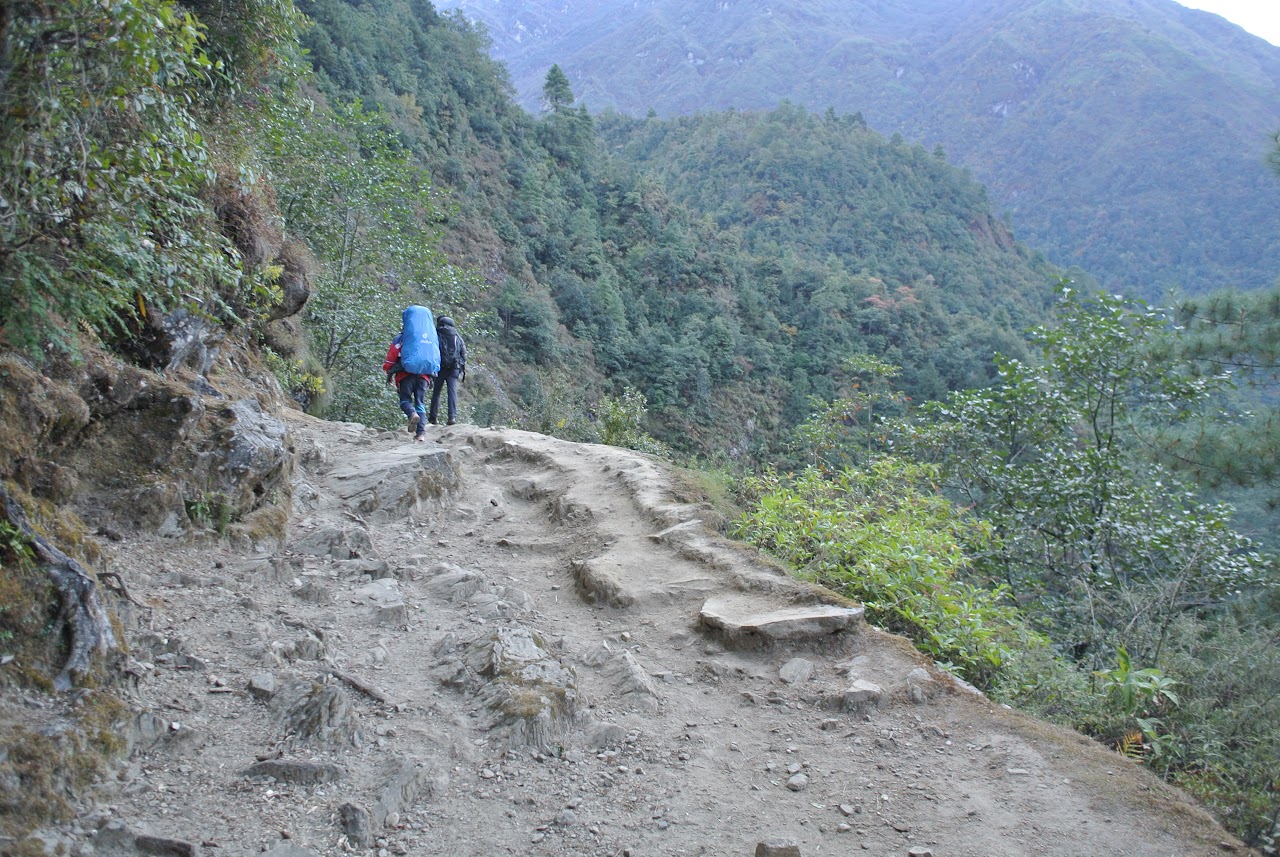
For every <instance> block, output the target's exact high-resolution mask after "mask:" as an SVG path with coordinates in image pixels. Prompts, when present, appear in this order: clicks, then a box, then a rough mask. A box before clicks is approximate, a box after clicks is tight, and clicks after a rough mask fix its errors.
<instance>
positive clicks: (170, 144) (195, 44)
mask: <svg viewBox="0 0 1280 857" xmlns="http://www.w3.org/2000/svg"><path fill="white" fill-rule="evenodd" d="M5 18H6V25H5V27H4V28H3V32H2V37H3V45H2V46H0V79H3V80H4V81H5V84H4V86H3V87H0V163H2V164H3V169H0V337H3V338H4V339H6V340H7V341H8V342H9V343H11V344H12V345H15V346H18V347H20V348H24V349H26V350H28V351H32V352H39V351H43V350H45V349H47V348H49V347H50V346H53V347H54V348H58V349H71V348H72V343H71V341H70V339H69V337H68V336H67V331H74V330H76V329H77V328H78V327H79V326H80V324H81V323H87V324H89V325H91V326H94V327H97V328H99V329H112V328H116V327H118V326H120V324H121V318H122V317H124V318H127V317H129V316H134V315H138V314H141V313H145V312H147V311H149V310H152V309H156V308H160V309H168V308H172V307H173V306H175V305H176V304H178V303H180V302H182V301H184V300H187V297H186V295H189V294H190V293H192V292H196V293H200V292H204V293H209V292H211V291H215V290H217V289H219V288H223V289H228V290H231V289H234V287H235V286H236V284H237V282H238V272H237V269H236V265H235V264H234V262H233V261H232V260H233V259H235V253H234V250H232V248H231V247H230V246H229V244H228V243H227V242H226V240H225V239H223V238H222V237H221V235H220V234H219V233H218V231H217V229H216V228H215V226H214V220H213V217H212V214H211V213H210V211H209V209H208V207H207V206H206V205H205V203H204V202H203V201H202V200H201V197H200V194H201V192H202V191H203V190H204V189H205V188H206V187H207V186H208V185H209V184H210V182H211V181H212V180H213V170H212V168H211V166H210V163H209V156H208V151H207V149H206V146H205V141H204V138H203V136H202V135H201V133H200V130H199V128H198V125H197V122H196V119H195V116H194V114H193V110H192V105H193V102H194V100H195V97H196V94H197V93H198V92H199V91H200V87H201V85H202V81H204V80H205V79H206V76H207V74H208V72H209V70H210V69H211V67H212V64H211V63H210V61H209V59H208V58H207V57H206V56H205V54H204V52H203V50H202V48H201V34H200V25H199V23H198V22H197V21H196V20H195V19H194V18H193V17H192V16H191V15H189V14H185V13H183V12H182V11H180V9H179V7H178V6H177V4H176V3H173V2H170V0H115V2H112V3H107V4H103V3H100V2H97V0H65V2H59V3H36V2H19V3H16V4H14V5H13V6H11V7H10V8H9V9H8V10H7V14H6V16H5Z"/></svg>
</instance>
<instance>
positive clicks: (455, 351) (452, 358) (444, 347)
mask: <svg viewBox="0 0 1280 857" xmlns="http://www.w3.org/2000/svg"><path fill="white" fill-rule="evenodd" d="M436 341H437V342H438V343H439V344H440V371H439V372H437V373H436V379H435V383H434V384H433V385H432V388H431V413H430V415H429V416H428V417H427V422H429V423H431V424H432V425H435V424H436V414H438V413H439V411H440V391H441V390H442V389H444V388H445V387H448V388H449V395H448V399H447V403H448V409H449V425H453V424H454V423H456V422H457V421H458V382H459V381H465V380H466V379H467V343H465V342H463V341H462V337H461V336H459V335H458V331H457V329H456V328H455V327H454V326H453V319H451V318H449V316H447V315H442V316H440V320H439V321H437V322H436Z"/></svg>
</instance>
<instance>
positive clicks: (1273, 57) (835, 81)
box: [442, 0, 1280, 299]
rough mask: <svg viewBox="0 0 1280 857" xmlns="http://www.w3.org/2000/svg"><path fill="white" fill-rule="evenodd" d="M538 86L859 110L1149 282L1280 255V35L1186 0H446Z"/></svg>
mask: <svg viewBox="0 0 1280 857" xmlns="http://www.w3.org/2000/svg"><path fill="white" fill-rule="evenodd" d="M442 5H445V6H449V7H453V8H459V9H461V10H463V11H464V12H465V14H467V15H468V16H472V17H474V18H475V19H477V20H479V21H482V22H484V24H485V25H486V26H487V27H488V29H489V31H490V32H491V33H492V35H493V40H494V55H495V56H496V57H498V58H499V59H501V60H503V61H504V62H506V63H507V64H508V65H509V66H510V67H511V70H512V77H513V80H514V82H515V85H516V88H517V91H518V93H519V95H520V99H521V102H522V103H523V104H525V105H526V106H527V107H532V106H534V105H536V104H537V100H538V98H539V94H540V87H541V84H542V78H543V76H544V75H545V74H546V71H547V69H548V68H549V67H550V66H551V65H552V64H553V63H554V64H558V65H559V66H560V67H561V68H562V69H563V70H564V71H565V73H566V74H567V75H568V76H569V78H570V79H571V80H573V81H574V82H575V85H576V87H577V90H578V93H579V95H580V96H581V97H582V99H583V102H584V103H585V104H587V105H589V106H590V107H591V108H592V109H593V110H603V109H606V108H613V109H616V110H618V111H619V112H623V113H627V114H630V115H633V116H643V115H645V114H646V112H647V111H648V110H650V109H652V110H655V111H657V112H658V114H659V115H662V116H672V115H680V114H690V113H694V112H696V111H706V110H723V109H727V108H737V109H739V110H772V109H774V108H775V107H777V106H778V104H779V103H780V102H781V101H783V100H789V101H791V102H793V103H795V104H798V105H803V106H806V107H808V108H809V109H810V110H814V111H819V112H820V111H824V110H826V109H827V108H828V107H833V108H834V109H835V110H836V111H837V112H838V113H850V114H852V113H861V114H862V115H863V116H865V117H866V120H867V123H868V124H869V125H870V126H871V127H872V128H873V129H875V130H877V131H880V132H881V133H883V134H886V135H891V134H893V133H895V132H900V133H902V134H903V135H904V136H905V137H906V138H907V139H908V140H909V141H912V142H920V143H922V144H923V145H925V146H926V147H927V148H930V149H932V148H933V147H934V146H935V145H941V146H942V147H943V148H944V149H945V150H946V152H947V154H948V156H950V157H951V158H953V159H954V160H955V161H956V162H957V163H959V164H963V165H965V166H967V167H969V168H970V169H972V170H973V172H974V174H975V175H976V176H977V178H978V179H979V180H980V181H982V182H983V183H984V184H986V185H987V187H988V188H989V189H990V191H991V195H992V200H993V204H994V206H995V207H996V210H997V211H998V212H999V213H1001V214H1002V215H1003V214H1004V213H1005V212H1007V213H1008V214H1009V216H1010V217H1011V218H1012V222H1013V224H1014V226H1015V228H1016V230H1017V232H1018V235H1019V237H1020V238H1021V239H1023V240H1025V241H1027V242H1028V243H1029V244H1030V245H1031V246H1033V247H1035V248H1037V249H1040V250H1043V251H1044V252H1045V253H1046V254H1047V255H1048V256H1049V258H1050V259H1052V260H1053V261H1054V262H1055V263H1057V264H1058V265H1061V266H1073V265H1078V266H1080V267H1081V268H1083V269H1084V270H1087V271H1089V272H1090V273H1091V274H1093V275H1094V276H1096V277H1097V278H1098V279H1099V280H1100V281H1101V282H1102V283H1103V284H1104V285H1105V287H1106V288H1108V289H1109V290H1113V291H1125V292H1128V293H1131V294H1137V295H1140V296H1143V297H1146V298H1148V299H1154V298H1157V297H1159V296H1162V295H1164V294H1165V293H1166V292H1167V291H1168V290H1169V289H1170V288H1173V287H1177V288H1180V289H1182V290H1185V291H1188V292H1191V293H1200V292H1203V291H1206V290H1210V289H1214V288H1223V287H1228V286H1230V287H1237V288H1244V289H1256V288H1263V287H1267V286H1269V285H1271V284H1272V282H1273V280H1274V277H1275V273H1276V271H1277V270H1280V243H1278V242H1277V239H1276V237H1275V229H1274V228H1273V225H1274V224H1275V223H1276V222H1277V219H1278V218H1280V202H1277V196H1276V193H1275V178H1274V177H1273V176H1271V175H1269V174H1268V173H1267V171H1266V169H1265V166H1264V164H1263V159H1264V156H1265V154H1266V152H1267V150H1268V148H1269V146H1270V135H1271V134H1273V133H1274V132H1275V131H1276V129H1277V128H1280V108H1278V107H1277V105H1280V48H1276V47H1274V46H1272V45H1269V44H1267V43H1266V42H1264V41H1262V40H1261V39H1257V38H1255V37H1253V36H1250V35H1248V34H1247V33H1245V32H1243V31H1242V30H1240V29H1239V28H1237V27H1235V26H1233V25H1231V24H1228V23H1227V22H1225V21H1223V20H1222V19H1220V18H1217V17H1216V16H1213V15H1211V14H1208V13H1205V12H1200V11H1196V10H1191V9H1187V8H1185V7H1183V6H1181V5H1179V4H1177V3H1175V2H1173V0H1140V2H1127V0H1087V2H1064V0H1051V2H1034V3H1029V2H1025V0H1000V2H995V3H979V2H972V0H947V2H914V0H913V2H905V0H897V2H885V3H864V2H840V0H815V2H806V3H781V4H779V3H769V2H765V0H743V2H735V3H731V4H725V3H683V2H678V0H655V2H651V3H631V2H622V0H590V2H587V0H571V2H556V3H549V2H542V0H504V2H499V3H492V2H473V0H445V2H444V3H443V4H442Z"/></svg>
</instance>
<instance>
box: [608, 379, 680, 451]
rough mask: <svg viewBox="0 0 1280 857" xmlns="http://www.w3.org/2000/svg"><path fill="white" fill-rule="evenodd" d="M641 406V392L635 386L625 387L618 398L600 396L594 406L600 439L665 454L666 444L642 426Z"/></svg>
mask: <svg viewBox="0 0 1280 857" xmlns="http://www.w3.org/2000/svg"><path fill="white" fill-rule="evenodd" d="M645 410H646V403H645V399H644V394H643V393H641V392H640V391H639V390H633V389H631V388H627V389H626V390H625V391H624V392H623V394H622V398H620V399H614V398H612V397H609V396H606V397H604V398H603V399H601V400H600V403H599V404H598V405H596V409H595V414H596V423H597V425H599V427H600V442H601V443H607V444H609V445H610V446H621V447H624V448H626V449H634V450H638V451H639V452H647V453H650V454H652V455H666V454H668V450H667V447H666V445H665V444H663V443H662V442H661V441H658V440H656V439H654V438H653V437H652V436H651V435H650V434H649V433H648V432H646V431H645V430H644V415H645Z"/></svg>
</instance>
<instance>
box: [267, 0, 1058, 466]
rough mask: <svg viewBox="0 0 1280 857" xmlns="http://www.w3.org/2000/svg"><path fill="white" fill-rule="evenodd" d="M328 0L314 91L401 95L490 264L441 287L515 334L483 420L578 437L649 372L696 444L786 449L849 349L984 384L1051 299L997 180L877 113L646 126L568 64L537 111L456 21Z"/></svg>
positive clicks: (443, 190)
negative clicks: (957, 164) (888, 127)
mask: <svg viewBox="0 0 1280 857" xmlns="http://www.w3.org/2000/svg"><path fill="white" fill-rule="evenodd" d="M310 11H311V14H312V15H313V16H314V19H315V20H316V22H317V23H316V26H314V27H312V28H311V29H310V30H308V31H307V32H306V33H305V34H304V42H305V43H306V44H307V46H308V48H309V50H310V58H311V60H312V62H313V63H314V65H315V67H316V72H317V73H316V80H317V86H318V87H319V89H320V91H321V92H322V93H324V95H325V96H326V97H327V98H328V99H329V100H331V101H333V102H335V103H336V102H341V101H351V100H354V99H357V98H358V99H361V100H362V101H363V104H364V105H365V107H366V108H368V107H372V106H373V105H377V106H378V107H379V108H380V109H381V110H382V116H383V117H384V119H385V122H386V124H387V126H388V128H390V129H392V130H394V131H395V132H396V133H397V134H398V135H399V136H400V137H401V138H402V139H405V140H406V141H407V142H408V144H409V146H410V147H411V149H412V150H413V152H414V153H415V154H416V156H417V157H419V158H421V159H422V162H423V163H425V164H426V165H427V166H428V167H429V168H430V170H431V174H432V177H433V179H434V181H435V187H436V192H437V198H438V199H439V200H440V205H441V206H442V210H447V212H448V213H447V218H448V224H447V228H446V229H445V235H446V236H447V237H446V238H445V242H446V246H447V247H449V248H450V250H451V251H452V255H453V258H454V259H455V260H456V261H458V262H459V263H460V264H463V265H465V266H468V267H471V268H472V269H474V270H478V271H480V272H481V274H482V276H483V278H484V282H483V283H482V284H481V283H476V284H473V286H472V287H471V288H470V289H469V291H468V292H467V294H466V295H465V296H464V295H461V294H459V293H456V292H453V291H449V290H448V289H443V288H441V287H439V286H438V285H437V284H436V283H435V282H433V281H432V280H430V279H426V280H424V281H423V282H422V285H423V287H424V288H425V290H426V294H427V295H428V296H429V299H430V300H431V301H432V302H434V303H435V304H440V305H442V309H447V310H448V311H449V312H451V313H453V314H455V315H457V314H461V315H463V316H464V317H465V318H466V319H467V321H468V323H469V325H470V326H471V328H472V329H473V330H474V331H475V332H476V333H480V332H481V331H483V330H485V329H487V330H489V331H490V332H492V333H493V334H495V335H494V337H493V338H492V339H491V340H487V341H484V342H483V345H482V347H483V349H485V351H483V352H482V353H487V354H489V355H491V356H492V358H494V359H493V360H492V361H491V362H492V365H493V367H494V368H495V369H496V370H497V371H496V374H495V376H494V377H493V378H491V379H490V382H491V383H492V388H491V389H490V390H487V391H485V392H487V393H488V395H484V394H483V393H482V395H483V398H482V399H481V400H480V401H478V402H477V403H476V404H475V412H476V415H477V417H478V418H479V419H481V420H484V419H507V420H510V419H514V418H519V419H524V420H528V423H527V424H528V425H529V426H530V427H535V428H540V429H543V430H546V429H547V428H548V427H550V426H551V425H554V424H556V423H560V424H561V430H562V431H565V432H568V433H572V431H573V429H572V428H571V427H569V426H566V423H575V422H580V421H579V420H577V417H576V416H574V414H575V413H580V412H582V411H585V410H589V409H590V408H591V406H592V405H593V404H594V402H595V400H597V399H599V398H600V397H601V396H610V397H615V398H616V397H620V396H622V395H623V394H624V393H625V391H626V390H627V389H635V390H639V391H641V392H642V393H643V395H644V396H645V397H646V398H647V401H648V404H649V407H650V409H651V412H652V414H653V415H654V417H655V418H656V420H657V424H656V425H655V427H654V431H655V432H656V433H657V434H658V435H659V436H660V438H661V439H662V440H664V441H666V442H667V443H669V444H672V445H674V446H676V447H677V448H680V449H682V450H684V451H686V452H690V453H696V454H700V455H726V454H732V455H734V456H737V457H741V456H742V455H743V454H744V453H747V454H750V455H751V456H754V457H766V456H770V455H776V454H778V453H779V452H780V450H779V449H778V448H777V444H778V441H779V429H787V428H789V427H791V426H794V425H796V424H797V423H799V422H800V421H802V420H803V419H804V418H805V416H806V415H807V413H808V408H809V404H808V397H809V396H810V395H817V396H819V397H820V398H824V399H829V398H831V397H832V396H834V395H835V393H836V390H837V388H838V386H839V385H840V384H841V383H843V381H844V380H846V379H844V378H842V377H841V376H840V368H839V367H840V362H841V360H842V359H843V357H844V356H847V355H848V354H852V353H869V354H875V355H879V356H882V357H884V358H885V359H888V360H890V361H891V362H895V363H898V364H901V365H902V366H904V370H905V375H904V383H905V385H906V389H907V391H908V392H909V393H910V394H911V395H913V396H916V397H917V398H934V397H937V396H939V395H942V394H944V393H945V392H947V391H948V390H954V389H961V388H964V387H968V386H972V385H974V384H982V383H985V382H986V381H987V380H988V379H989V378H990V368H989V367H990V358H991V356H992V354H993V353H994V352H995V351H997V350H1001V351H1006V352H1009V353H1020V349H1021V345H1020V331H1021V330H1023V329H1024V328H1025V327H1027V326H1028V325H1029V324H1030V323H1032V322H1034V321H1035V320H1036V319H1038V318H1040V317H1041V312H1042V308H1043V306H1044V304H1045V303H1046V301H1047V300H1048V298H1049V295H1050V291H1049V289H1048V283H1049V282H1050V281H1051V279H1052V273H1051V271H1050V269H1049V267H1048V265H1047V264H1046V263H1044V261H1043V260H1042V259H1040V258H1039V257H1037V256H1035V254H1032V253H1029V252H1028V251H1026V250H1025V248H1022V247H1020V246H1019V245H1017V244H1016V243H1015V241H1014V239H1013V237H1012V236H1011V235H1010V234H1009V232H1008V230H1007V228H1006V227H1005V226H1004V225H1003V224H1001V223H1000V222H998V221H997V220H996V219H995V218H994V217H993V216H992V214H991V212H990V210H989V207H988V205H987V201H986V197H985V194H984V193H983V191H982V189H981V188H980V187H979V186H978V185H976V184H975V183H973V182H972V180H970V179H968V178H967V177H965V176H964V175H963V174H962V173H961V172H960V171H958V170H956V169H955V168H953V167H951V166H949V165H948V164H947V163H946V161H945V159H944V158H942V157H941V156H938V155H931V154H929V153H926V152H925V151H924V150H922V149H920V148H919V147H915V146H908V145H906V144H904V143H902V142H901V141H888V140H885V139H884V138H882V137H881V136H880V135H879V134H877V133H875V132H874V131H872V130H870V129H868V128H867V127H866V126H865V124H864V123H862V122H861V121H860V120H859V119H858V118H857V117H853V116H846V117H837V116H835V115H834V114H830V115H828V116H827V117H825V118H819V117H817V116H811V115H807V114H806V112H805V111H804V110H801V109H798V108H791V109H786V110H780V111H778V112H776V113H774V114H770V115H767V116H746V115H734V114H727V115H725V116H719V117H707V118H706V119H705V120H702V121H697V120H691V121H688V122H685V123H672V124H670V125H667V124H665V123H661V122H654V121H651V122H649V123H641V124H640V125H639V126H638V127H636V128H635V129H634V130H632V129H630V128H629V127H628V123H626V122H625V121H624V120H622V119H620V118H618V117H612V118H605V119H602V120H597V119H594V118H593V117H591V116H590V115H588V114H587V113H586V112H585V111H584V110H582V109H581V108H579V107H574V106H573V104H574V95H573V92H572V89H571V84H572V82H571V81H567V80H566V81H564V84H563V86H564V87H565V88H566V90H567V91H565V92H563V93H560V94H558V95H556V97H555V100H554V102H551V101H549V102H548V105H547V107H548V109H546V110H545V111H543V114H542V115H541V116H539V117H533V116H530V115H529V114H526V113H523V112H522V111H520V110H519V109H518V108H516V107H515V106H514V105H513V104H512V102H511V101H510V92H509V89H508V88H507V84H506V81H505V75H504V74H503V72H502V70H501V69H500V68H499V67H497V66H495V65H494V64H493V63H492V62H491V61H489V60H488V59H487V58H486V57H485V56H484V54H483V49H484V42H483V40H482V38H481V36H480V35H479V34H477V33H476V32H475V30H474V29H473V28H472V27H471V26H470V25H469V24H467V23H466V22H465V21H463V20H462V19H461V18H460V17H457V16H441V15H438V14H436V13H435V12H433V11H431V10H430V9H429V8H428V7H425V6H415V5H413V4H406V3H403V2H397V0H379V1H378V2H374V3H365V4H362V5H359V6H355V5H348V4H345V3H342V2H339V0H325V2H319V3H316V4H314V7H313V8H312V9H311V10H310ZM391 22H395V23H391ZM444 51H452V52H454V54H456V57H455V58H454V59H452V60H451V62H450V63H449V64H442V63H441V62H439V61H436V58H438V57H439V56H441V54H442V52H444ZM361 64H364V65H367V66H370V65H371V68H370V71H374V72H376V73H374V74H369V73H365V74H361V73H359V72H357V69H358V68H359V67H360V66H361ZM598 125H599V126H600V129H602V131H601V130H598V129H597V126H598ZM601 133H605V134H606V135H607V136H609V137H610V144H609V145H610V148H608V149H607V150H605V151H602V145H601V140H600V134H601ZM629 133H630V134H633V135H634V137H635V142H634V143H633V144H630V145H624V139H623V138H624V137H625V136H626V135H627V134H629ZM730 139H733V140H736V141H737V143H736V145H728V144H727V143H726V141H727V140H730ZM748 150H758V151H756V152H754V153H753V154H752V155H751V156H750V157H747V156H746V153H747V151H748ZM283 155H284V156H285V157H288V152H285V153H283ZM678 169H682V170H683V171H684V172H680V173H678V172H677V170H678ZM731 189H732V190H731ZM904 236H905V237H906V238H907V240H905V241H904ZM320 291H321V292H323V289H321V290H320ZM459 304H461V306H460V305H459ZM388 320H389V321H391V322H392V323H394V321H393V319H388ZM385 330H387V331H390V328H385ZM365 359H366V360H368V361H369V362H370V363H371V362H372V359H373V358H372V356H371V355H369V356H367V357H366V358H365ZM341 383H343V384H347V383H349V382H348V381H346V380H344V381H342V382H341ZM478 392H479V391H478ZM565 399H568V400H569V401H565ZM507 402H514V403H515V404H516V405H517V406H518V408H519V409H520V410H521V411H523V412H524V413H525V416H524V417H517V416H516V415H515V414H514V413H513V412H510V411H509V410H504V409H506V403H507ZM556 411H559V413H556ZM356 413H357V411H348V412H345V414H346V415H347V416H351V415H354V414H356ZM358 413H360V414H361V415H362V416H369V414H368V412H367V411H361V412H358ZM578 436H580V437H584V438H588V437H591V436H592V432H591V428H590V426H581V427H580V430H579V433H578Z"/></svg>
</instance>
